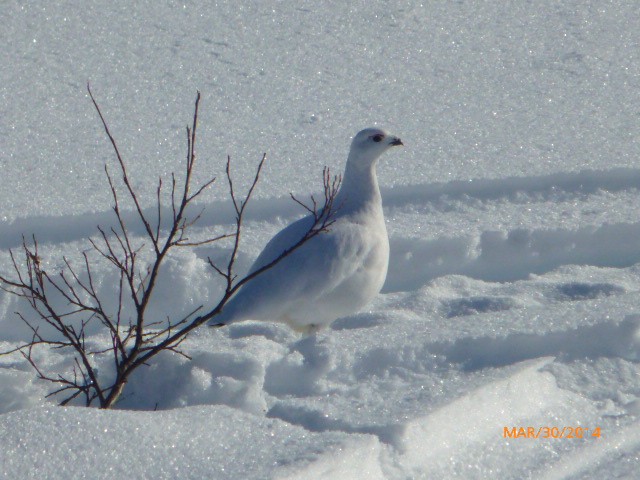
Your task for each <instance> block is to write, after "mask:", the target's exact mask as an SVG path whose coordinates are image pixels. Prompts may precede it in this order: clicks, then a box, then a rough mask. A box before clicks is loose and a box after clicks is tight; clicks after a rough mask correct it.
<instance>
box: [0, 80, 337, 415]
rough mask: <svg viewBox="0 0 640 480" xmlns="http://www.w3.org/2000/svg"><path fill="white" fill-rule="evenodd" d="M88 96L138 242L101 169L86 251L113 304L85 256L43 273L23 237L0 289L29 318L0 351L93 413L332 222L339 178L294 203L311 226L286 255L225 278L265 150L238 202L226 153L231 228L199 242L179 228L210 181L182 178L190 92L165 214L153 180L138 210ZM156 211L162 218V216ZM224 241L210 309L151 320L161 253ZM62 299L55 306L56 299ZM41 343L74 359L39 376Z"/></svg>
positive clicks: (190, 156) (188, 165) (189, 166)
mask: <svg viewBox="0 0 640 480" xmlns="http://www.w3.org/2000/svg"><path fill="white" fill-rule="evenodd" d="M87 90H88V92H89V96H90V97H91V100H92V102H93V105H94V107H95V109H96V112H97V113H98V115H99V118H100V121H101V122H102V125H103V127H104V131H105V133H106V135H107V137H108V139H109V141H110V143H111V145H112V147H113V151H114V153H115V156H116V159H117V168H118V173H119V175H121V177H122V178H121V180H122V183H123V185H124V192H125V194H124V197H125V198H126V199H127V201H130V202H131V204H132V205H133V208H134V211H135V214H136V215H135V217H134V220H135V221H140V222H141V223H142V225H143V230H144V235H143V237H144V238H143V241H142V242H138V243H136V242H135V241H134V238H133V235H132V233H131V231H132V228H131V227H132V226H131V217H130V216H129V217H128V218H129V221H127V216H126V215H124V214H123V210H122V208H121V206H122V199H121V198H120V195H119V193H118V190H117V188H116V182H115V181H114V177H113V176H112V174H111V173H110V171H109V169H108V168H107V167H106V166H105V172H106V178H107V182H108V185H109V188H110V190H111V195H112V199H113V213H114V215H115V220H116V223H115V225H116V226H115V227H112V228H109V229H104V228H102V227H98V235H97V238H96V239H89V243H90V251H93V252H94V253H95V254H97V255H98V256H99V257H101V258H102V259H103V260H106V261H107V262H108V263H109V264H110V266H111V268H112V269H113V270H114V271H115V272H116V273H117V278H119V284H118V286H117V288H116V292H117V293H116V297H117V298H115V299H114V298H103V295H104V294H101V293H99V292H98V288H97V287H96V278H95V274H94V273H93V272H94V270H93V267H92V260H91V257H90V256H89V255H88V254H87V252H83V263H84V265H83V267H82V268H81V269H78V268H77V267H76V268H74V267H72V265H71V262H70V261H69V260H68V259H67V257H63V267H62V268H61V269H60V271H57V272H55V273H49V272H48V271H46V270H45V269H44V267H43V264H42V262H41V258H40V255H39V253H38V242H37V240H36V238H35V237H31V239H30V241H27V240H26V239H25V238H23V242H22V247H21V255H16V254H15V253H14V252H13V251H11V252H10V253H11V259H12V262H13V271H14V272H13V276H12V277H11V278H10V277H8V276H4V275H0V288H2V289H3V290H5V291H6V292H9V293H11V294H14V295H17V296H18V297H21V298H22V299H24V300H25V301H26V302H27V303H28V305H29V306H30V311H31V312H32V313H33V317H31V316H27V315H25V314H22V313H17V315H18V317H19V318H20V319H21V320H22V321H23V322H24V323H25V324H26V325H27V326H28V327H29V329H30V331H31V332H32V338H31V340H30V341H28V342H25V343H24V344H21V345H19V346H18V347H16V348H14V349H12V350H10V351H6V352H2V353H1V354H4V355H6V354H10V353H16V352H20V353H21V354H22V356H23V357H24V358H25V359H26V361H28V362H29V363H30V364H31V366H32V367H33V368H34V370H35V371H36V373H37V376H38V377H39V378H40V379H41V380H45V381H48V382H51V383H53V384H55V385H56V387H55V389H54V390H53V391H52V392H51V393H50V394H49V396H61V397H62V400H61V401H60V404H61V405H66V404H67V403H68V402H70V401H72V400H73V399H75V398H77V397H81V398H84V402H85V404H86V405H87V406H89V405H92V404H94V402H97V404H98V405H99V407H100V408H110V407H112V406H114V404H115V403H116V402H117V401H118V398H120V396H121V394H122V391H123V389H124V387H125V385H126V383H127V380H128V379H129V378H130V376H131V374H132V373H133V372H134V371H135V370H136V369H137V368H139V367H141V366H142V365H145V364H146V363H147V362H149V360H151V359H152V358H153V357H154V356H155V355H157V354H159V353H160V352H163V351H167V350H169V351H173V352H177V353H179V354H181V355H184V356H186V357H188V356H187V355H186V354H185V353H184V352H183V351H182V350H181V349H180V345H181V344H182V342H183V341H184V340H185V338H186V337H187V335H188V334H189V333H190V332H191V331H193V330H194V329H195V328H197V327H199V326H201V325H203V324H204V323H205V322H208V321H209V320H211V319H213V318H215V317H216V315H218V314H219V313H220V312H221V311H222V309H223V308H224V306H225V304H226V303H227V301H228V300H229V299H230V298H231V297H232V296H233V294H234V293H235V292H236V291H237V290H238V289H239V288H240V287H241V286H242V285H244V284H245V283H247V282H250V281H251V280H252V279H253V278H255V277H256V276H257V275H260V274H261V273H262V272H264V271H265V270H267V269H269V268H271V267H273V266H274V265H275V264H276V263H277V262H279V261H280V260H282V258H284V257H286V256H287V255H289V254H290V253H291V252H293V251H294V250H295V249H297V248H299V247H300V246H301V245H303V244H304V243H305V242H307V241H308V240H309V239H310V238H312V237H314V236H316V235H318V234H320V233H322V232H323V231H326V230H327V229H328V228H329V227H330V226H331V224H332V223H333V219H334V216H335V212H336V208H335V206H334V200H335V197H336V194H337V191H338V188H339V185H340V179H339V177H333V178H332V177H331V175H330V174H329V171H328V169H326V168H325V170H324V173H323V182H324V203H323V204H322V205H321V206H319V205H318V204H317V202H316V201H315V200H314V199H313V197H312V205H311V206H306V205H305V204H303V203H301V202H299V201H298V200H297V199H295V198H294V200H295V201H296V202H298V203H300V204H301V205H303V207H304V208H305V209H306V210H307V211H308V212H309V213H310V214H311V215H312V218H313V219H314V222H313V225H312V226H311V228H310V229H309V230H308V231H307V232H306V234H305V235H304V236H303V237H302V238H300V240H299V241H298V242H297V243H296V244H295V245H293V246H292V247H291V248H290V249H288V250H286V251H284V252H282V254H281V255H280V256H279V257H278V258H276V259H275V260H274V261H273V262H271V263H269V264H268V265H265V266H264V267H262V268H260V269H259V270H257V271H255V272H253V273H251V274H250V275H247V276H245V277H243V278H237V276H236V274H235V273H234V265H235V262H236V258H237V254H238V249H239V246H240V240H241V233H242V228H243V220H244V217H245V212H246V207H247V205H248V203H249V201H250V200H251V196H252V194H253V192H254V189H255V186H256V184H257V183H258V181H259V178H260V173H261V171H262V167H263V165H264V162H265V159H266V154H265V155H263V156H262V159H261V160H260V162H259V163H258V166H257V169H256V172H255V175H254V177H253V181H252V182H251V185H250V187H249V189H248V192H247V193H246V195H245V196H244V198H242V199H241V198H239V197H238V193H237V192H236V191H235V189H234V184H233V181H232V176H231V172H230V165H231V159H230V157H227V164H226V180H227V184H228V188H229V196H230V201H231V203H232V205H233V208H234V210H235V214H236V216H235V220H236V221H235V228H234V229H233V231H231V232H230V233H227V234H223V235H220V236H215V237H212V238H208V239H205V240H202V241H191V240H190V239H189V235H188V232H189V229H190V228H191V227H193V226H194V224H196V222H197V221H198V219H199V218H200V214H201V213H202V212H201V213H200V214H197V215H195V216H191V217H190V216H189V212H190V211H191V210H192V209H191V208H189V207H190V206H192V204H193V203H194V201H195V200H196V199H198V198H199V197H200V196H201V195H202V194H203V192H205V191H206V190H207V189H208V188H209V187H210V186H211V185H213V184H214V182H215V180H216V179H215V178H211V179H210V180H208V181H205V182H204V183H203V184H201V185H199V186H197V187H194V186H193V185H192V176H193V172H194V167H195V164H196V154H195V146H196V129H197V123H198V108H199V104H200V93H199V92H198V93H197V96H196V101H195V106H194V113H193V121H192V123H191V125H190V126H188V127H187V129H186V133H187V155H186V160H185V171H184V177H183V178H182V180H177V179H176V175H175V174H172V175H171V181H170V184H169V186H168V189H169V190H168V194H169V195H170V202H169V209H168V210H167V209H165V208H164V206H163V202H162V198H163V195H164V194H165V192H164V191H163V189H164V188H166V187H165V185H164V184H163V182H162V179H160V180H159V181H158V185H157V195H156V205H155V208H154V209H152V210H151V211H153V212H154V213H153V214H149V213H148V212H149V211H147V212H145V210H144V209H143V208H142V205H141V202H140V198H139V195H138V193H136V191H135V189H134V188H133V186H132V183H131V180H130V176H129V173H128V171H127V165H126V164H125V162H124V160H123V158H122V156H121V154H120V151H119V149H118V145H117V143H116V140H115V139H114V137H113V136H112V134H111V132H110V130H109V127H108V125H107V122H106V121H105V118H104V116H103V114H102V112H101V110H100V107H99V106H98V103H97V101H96V100H95V98H94V96H93V94H92V92H91V89H90V87H89V85H87ZM167 211H170V212H171V215H170V218H169V219H168V227H162V224H163V222H164V223H167V222H166V220H167V219H164V218H163V212H167ZM165 215H166V213H165ZM230 238H232V239H233V247H232V250H231V254H230V257H229V260H228V261H227V263H226V265H224V266H219V265H216V264H215V263H214V262H213V261H211V259H209V263H210V265H211V267H212V268H213V269H214V270H215V271H216V272H217V274H219V275H220V276H221V277H222V278H223V280H224V282H225V289H224V293H223V295H222V298H221V299H220V300H219V301H218V303H217V304H216V305H215V306H214V307H212V308H210V309H208V310H207V309H205V308H204V305H201V306H199V307H198V308H195V309H193V310H191V311H187V312H184V314H183V315H181V316H178V317H177V318H166V319H162V320H161V319H157V318H149V314H148V310H149V305H151V304H152V303H153V302H154V298H155V297H154V292H155V291H156V286H157V285H158V278H159V276H160V275H161V269H160V267H161V266H162V264H163V262H164V260H165V259H166V258H167V255H168V253H169V252H170V251H171V250H172V249H174V248H191V247H196V246H201V245H205V244H211V243H215V242H218V241H220V240H223V239H230ZM144 249H150V250H151V258H152V260H151V262H144V261H142V260H141V256H142V255H141V253H142V251H143V250H144ZM60 298H62V299H63V300H64V301H63V302H62V304H63V307H60V303H61V302H59V301H58V300H59V299H60ZM129 303H132V304H133V307H134V308H133V314H132V315H131V314H126V313H125V310H126V308H124V307H125V304H129ZM114 305H115V306H116V308H113V306H114ZM96 323H97V324H98V325H99V327H100V329H102V331H106V332H108V334H109V336H110V339H111V342H110V344H109V347H108V348H106V349H103V350H97V351H96V350H93V349H92V348H91V347H90V344H91V342H89V341H88V340H87V331H88V328H89V326H91V327H94V326H95V325H96ZM45 326H48V327H49V331H50V332H51V331H52V330H51V328H52V329H53V333H51V334H45V333H41V331H43V330H46V329H44V328H43V327H45ZM41 347H45V348H46V347H48V348H54V349H62V350H71V351H72V352H73V356H74V366H73V368H72V369H71V371H67V372H53V373H51V372H47V371H44V369H43V368H41V367H40V366H39V365H38V361H37V360H36V356H35V355H34V349H37V348H41ZM100 355H107V356H110V357H111V358H112V362H113V368H114V372H110V374H109V375H99V374H98V371H97V368H96V366H95V364H96V363H95V359H96V356H100Z"/></svg>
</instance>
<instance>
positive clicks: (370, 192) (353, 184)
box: [335, 162, 382, 213]
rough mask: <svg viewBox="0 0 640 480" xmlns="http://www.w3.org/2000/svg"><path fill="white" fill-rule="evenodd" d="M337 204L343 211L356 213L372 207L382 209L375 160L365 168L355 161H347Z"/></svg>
mask: <svg viewBox="0 0 640 480" xmlns="http://www.w3.org/2000/svg"><path fill="white" fill-rule="evenodd" d="M335 204H336V205H337V206H338V207H339V208H340V211H341V212H343V213H354V212H358V211H361V210H364V209H371V208H373V209H382V198H381V196H380V189H379V187H378V178H377V176H376V166H375V162H372V163H371V164H370V165H367V166H366V167H364V168H363V167H359V166H356V165H354V163H353V162H347V166H346V168H345V172H344V177H343V179H342V186H341V187H340V192H339V193H338V196H337V197H336V201H335Z"/></svg>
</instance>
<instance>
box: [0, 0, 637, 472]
mask: <svg viewBox="0 0 640 480" xmlns="http://www.w3.org/2000/svg"><path fill="white" fill-rule="evenodd" d="M23 3H24V2H22V3H21V2H15V1H10V2H4V3H3V5H2V6H1V7H0V23H1V24H2V25H3V28H2V29H1V30H0V41H1V42H2V45H3V46H4V48H3V54H2V58H3V61H2V63H1V65H2V66H1V67H0V139H1V140H0V168H1V169H2V181H1V182H0V198H1V199H2V210H1V211H0V268H1V269H2V271H3V272H8V271H9V266H10V263H9V257H8V251H9V249H10V248H11V249H15V248H17V247H18V246H19V244H20V241H21V235H22V234H26V235H30V234H31V233H35V234H36V235H37V237H38V238H39V240H40V242H41V249H42V252H41V253H42V257H43V260H42V261H43V262H48V265H47V268H48V269H49V270H51V271H55V270H57V269H58V268H60V266H61V265H62V256H63V255H66V256H67V257H69V260H70V261H71V262H72V263H73V264H79V262H80V261H81V260H82V258H81V252H82V251H83V250H84V249H86V248H87V247H88V243H87V238H88V237H89V236H90V235H93V234H94V233H95V231H96V230H95V227H96V225H107V226H108V225H110V224H111V222H113V219H112V218H111V213H110V208H111V200H110V196H109V194H110V192H109V189H108V186H107V185H106V182H105V178H104V170H103V166H104V164H105V163H107V164H109V165H111V166H113V161H114V159H113V155H112V152H111V150H110V145H109V144H108V141H107V139H106V138H105V137H104V132H103V131H102V129H101V126H100V124H99V120H98V119H97V117H96V114H95V112H94V111H93V108H92V105H91V102H90V100H89V98H88V96H87V94H86V83H87V81H90V82H91V85H92V90H93V92H94V94H95V96H96V98H97V100H98V101H99V103H100V105H101V107H102V109H103V113H104V114H105V116H106V118H107V121H108V123H109V125H110V127H111V129H112V131H113V133H114V135H115V137H116V138H117V140H118V142H119V145H120V147H121V150H122V153H123V155H124V157H125V160H126V161H127V162H128V163H129V165H130V169H131V174H132V177H133V180H134V183H135V187H136V188H137V189H139V190H140V191H141V192H142V198H143V201H144V206H145V207H146V208H150V207H151V206H152V205H153V200H154V196H155V186H156V181H157V178H158V177H159V176H165V178H166V175H168V174H169V173H170V172H171V171H174V170H175V171H178V170H179V169H181V165H182V164H181V162H182V161H183V157H184V154H185V152H186V145H185V138H184V137H185V133H184V126H185V125H186V124H187V123H188V122H189V121H190V116H191V114H192V107H193V101H194V98H195V92H196V90H197V89H198V90H200V91H201V92H202V95H203V99H202V103H201V116H200V126H199V143H198V147H197V153H198V159H199V161H200V169H199V171H198V172H197V178H196V181H198V180H203V179H205V178H208V177H210V176H211V175H218V176H219V177H220V176H221V175H223V174H224V163H225V160H226V155H227V154H229V155H231V156H232V161H233V170H234V172H235V175H236V178H237V179H238V184H242V183H244V184H245V185H246V184H247V183H248V182H249V181H250V179H251V176H252V175H253V171H254V170H253V169H254V167H255V165H256V163H257V161H258V160H259V159H260V158H261V156H262V153H263V152H267V154H268V162H267V165H266V167H265V171H264V175H263V177H262V180H261V182H260V184H259V187H258V189H257V191H256V200H255V203H254V204H253V206H251V207H250V208H249V210H248V212H247V214H248V221H247V224H246V230H245V232H244V243H243V244H242V246H241V251H240V256H239V262H238V267H239V270H240V273H242V271H246V270H247V269H248V268H249V266H250V265H251V263H252V262H253V260H254V259H255V258H256V256H257V255H258V254H259V253H260V251H261V250H262V248H263V247H264V245H265V243H266V242H267V241H268V240H269V238H271V236H273V234H275V233H276V232H277V231H278V230H280V229H281V228H282V227H284V226H285V225H287V224H289V223H291V222H292V221H294V220H296V219H297V218H300V217H301V216H302V214H303V213H304V212H303V211H301V208H300V207H298V206H297V205H296V204H294V203H293V202H292V201H291V200H290V199H289V192H293V193H295V194H296V195H298V196H300V197H303V196H305V195H308V194H309V193H312V192H311V191H310V190H314V191H315V192H317V191H319V190H320V189H321V186H322V185H321V172H322V166H323V165H325V164H328V166H329V167H331V169H332V171H334V172H338V171H341V170H342V169H343V168H344V158H345V152H346V151H347V149H348V146H349V142H350V136H351V135H352V134H353V133H355V131H357V130H358V129H359V128H364V127H366V126H370V125H377V126H380V127H383V128H386V129H388V130H389V131H392V132H394V133H397V134H398V135H400V136H401V138H402V139H403V141H404V143H405V145H406V146H405V147H404V149H403V150H402V151H401V152H394V155H385V156H384V157H383V158H382V159H381V161H380V163H379V166H378V178H379V181H380V185H381V190H382V196H383V205H384V210H385V218H386V221H387V228H388V231H389V237H390V247H391V254H390V265H389V273H388V276H387V281H386V283H385V286H384V287H383V291H382V293H381V294H380V295H378V296H377V297H376V299H375V300H374V302H373V303H372V304H371V305H370V307H369V308H368V309H366V310H365V311H362V312H360V313H357V314H354V315H351V316H349V317H347V318H342V319H339V320H338V321H336V322H335V323H334V324H333V325H332V326H331V328H330V329H328V330H327V331H325V332H321V333H320V334H319V335H317V336H316V337H308V338H305V337H300V336H299V335H298V334H296V333H295V332H293V331H291V330H290V329H288V328H287V327H286V326H282V325H277V324H271V323H266V322H260V323H254V322H248V323H239V324H235V325H231V326H229V327H228V328H223V329H217V330H215V331H211V329H206V328H203V329H201V330H200V331H197V332H196V333H195V334H194V335H192V336H191V337H190V338H189V339H188V341H187V342H186V343H185V344H184V348H185V350H186V352H187V353H188V354H189V355H190V356H191V357H192V359H193V360H192V361H188V360H187V359H185V358H184V357H181V356H179V355H175V354H171V353H165V354H162V355H160V356H158V357H157V358H156V359H155V360H154V361H153V362H151V364H150V365H149V366H148V367H147V368H144V369H141V370H139V371H138V372H137V374H136V375H134V376H133V378H132V379H131V381H130V383H129V384H128V385H127V387H126V389H125V392H124V395H123V398H122V400H121V402H120V403H119V404H118V406H117V409H115V410H113V411H106V412H105V411H98V410H96V409H85V408H81V407H79V406H71V407H66V408H61V407H58V406H56V405H57V404H56V402H55V399H51V398H50V399H44V397H45V395H46V394H47V393H48V392H49V391H50V390H51V389H52V386H51V385H48V384H45V383H42V382H39V381H38V380H37V379H36V376H35V375H34V372H33V371H32V370H31V369H30V367H29V366H28V365H27V364H26V363H25V361H24V360H23V359H22V357H20V356H19V355H12V356H4V357H0V477H3V478H51V479H56V478H59V479H69V478H85V477H91V478H114V477H115V476H118V475H120V476H122V475H128V476H130V477H132V478H134V477H135V478H144V477H153V478H192V479H200V478H255V479H261V478H279V479H285V478H286V479H294V478H299V479H303V478H304V479H309V478H338V479H356V478H367V479H369V478H372V479H375V478H381V479H382V478H388V479H405V478H478V479H481V478H488V477H499V478H513V479H516V478H517V479H520V478H547V479H578V478H580V479H583V478H587V479H601V478H605V477H606V478H629V479H631V478H637V472H638V471H640V433H639V432H640V418H639V417H640V364H639V363H638V362H639V361H640V358H639V356H640V333H639V332H640V244H639V243H638V238H639V236H640V221H639V220H638V197H639V195H640V192H639V189H640V165H639V164H638V161H639V160H638V159H639V158H640V127H639V125H640V123H639V121H638V120H639V118H640V108H639V107H638V105H640V59H639V58H638V51H640V50H639V48H640V28H638V21H637V19H638V18H639V16H640V5H638V4H636V3H634V2H626V3H622V2H618V3H616V4H609V3H603V2H597V1H588V0H571V1H566V2H561V3H558V2H552V1H550V0H544V1H541V2H534V3H525V2H519V3H518V2H511V3H505V2H500V1H493V0H492V1H487V2H480V1H471V0H469V1H459V2H422V3H420V2H417V1H403V2H396V3H393V2H392V3H389V2H381V1H376V2H365V1H361V2H342V3H340V2H327V3H326V4H323V3H322V2H321V3H318V2H311V1H309V2H298V1H290V0H284V1H279V2H254V3H246V4H245V5H239V4H238V2H227V1H218V2H216V4H215V5H213V4H211V3H210V2H172V1H167V2H161V3H160V2H154V1H144V2H135V3H132V2H127V1H124V0H118V1H115V2H106V1H103V0H101V1H97V2H88V3H87V2H80V1H78V0H69V1H64V2H55V5H54V4H52V3H51V2H48V3H45V4H42V5H40V4H38V5H36V4H35V3H34V4H30V5H25V4H23ZM345 132H349V133H345ZM321 152H322V153H321ZM222 183H223V182H220V183H219V184H217V185H216V186H215V187H214V188H213V189H212V191H211V193H210V194H209V196H208V197H207V198H206V199H203V200H202V206H204V207H206V211H205V214H204V215H203V218H202V219H201V222H200V223H199V227H198V228H196V229H195V230H194V238H195V237H197V238H204V237H205V236H206V235H207V234H210V232H211V231H215V232H222V231H225V230H227V229H229V228H230V226H231V223H232V222H233V215H232V209H231V206H230V205H229V203H228V201H227V197H226V190H225V188H223V186H222ZM133 232H134V234H135V235H141V234H142V231H136V230H135V229H134V230H133ZM228 253H229V249H228V248H227V246H225V245H223V244H220V245H212V246H208V247H199V248H195V249H193V250H192V251H186V250H185V251H179V252H175V254H174V255H172V256H171V257H170V258H169V259H168V262H167V264H166V265H165V270H164V272H163V276H162V277H161V280H160V285H159V288H160V295H159V296H158V301H157V303H156V304H155V305H154V307H153V313H154V315H157V316H162V317H163V318H164V317H165V316H166V315H171V314H175V315H178V314H180V313H184V312H185V311H188V310H190V309H192V308H194V307H195V306H198V305H200V304H203V303H204V304H205V305H206V306H208V305H214V304H215V303H216V301H217V299H218V298H219V295H220V293H221V285H220V283H219V282H217V281H216V276H215V273H214V272H212V271H211V268H210V267H208V265H207V257H212V258H224V256H225V255H227V254H228ZM94 272H95V273H96V276H97V281H98V283H99V286H98V288H99V289H100V291H101V293H103V294H104V295H109V294H111V295H113V292H114V282H115V276H114V274H113V273H112V272H111V271H110V270H109V269H108V268H107V265H104V264H101V263H99V264H97V265H96V267H95V270H94ZM110 298H113V297H110ZM16 311H19V312H22V313H23V314H26V313H28V308H27V307H26V306H25V305H23V304H21V303H20V302H18V301H17V300H16V298H14V297H9V296H7V295H6V294H4V293H0V349H1V350H5V349H7V348H10V347H11V346H12V345H15V344H16V342H19V341H20V340H21V339H25V338H29V337H28V336H29V332H28V331H27V329H26V328H25V327H23V326H22V325H21V324H20V322H19V320H18V319H17V318H16V316H15V314H14V312H16ZM90 334H91V336H90V338H89V341H91V342H93V343H94V344H96V345H105V344H106V343H105V342H107V338H106V336H104V335H103V332H100V330H99V329H95V330H93V331H91V332H90ZM36 355H38V359H39V361H40V363H41V365H42V367H43V368H46V369H47V370H48V371H52V372H55V371H56V370H60V369H64V368H67V367H69V366H70V365H72V357H71V356H70V355H69V354H68V353H67V352H64V351H46V350H43V349H40V350H39V351H37V352H36ZM99 368H100V371H102V372H106V373H105V374H108V372H109V369H110V368H111V365H110V363H109V362H107V361H106V360H105V361H104V365H99ZM565 426H567V427H582V428H584V429H589V432H588V434H586V435H585V436H584V438H582V439H567V438H564V439H542V438H538V439H523V438H505V437H504V428H505V427H525V428H527V427H534V428H536V429H538V428H541V427H559V428H560V429H562V428H563V427H565ZM597 427H600V429H601V433H602V434H601V436H600V438H597V437H593V436H591V433H592V432H593V431H594V430H595V429H596V428H597Z"/></svg>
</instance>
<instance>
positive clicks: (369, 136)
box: [349, 128, 403, 168]
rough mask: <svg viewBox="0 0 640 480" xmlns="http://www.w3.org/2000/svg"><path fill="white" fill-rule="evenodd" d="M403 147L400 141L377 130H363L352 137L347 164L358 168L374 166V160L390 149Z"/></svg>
mask: <svg viewBox="0 0 640 480" xmlns="http://www.w3.org/2000/svg"><path fill="white" fill-rule="evenodd" d="M399 145H403V143H402V140H400V139H399V138H398V137H396V136H394V135H391V134H389V133H387V132H385V131H384V130H380V129H379V128H365V129H364V130H361V131H360V132H358V133H357V134H356V136H355V137H353V141H352V142H351V150H350V151H349V163H354V164H355V165H356V166H358V167H360V168H367V167H370V166H371V165H373V164H375V162H376V160H377V159H378V158H379V157H380V155H382V154H383V153H384V152H386V151H387V150H388V149H390V148H391V147H396V146H399Z"/></svg>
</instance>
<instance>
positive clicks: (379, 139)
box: [371, 133, 384, 143]
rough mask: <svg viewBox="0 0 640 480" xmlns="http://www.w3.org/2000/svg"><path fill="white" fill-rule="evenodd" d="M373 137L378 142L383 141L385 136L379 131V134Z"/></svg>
mask: <svg viewBox="0 0 640 480" xmlns="http://www.w3.org/2000/svg"><path fill="white" fill-rule="evenodd" d="M371 138H373V141H374V142H376V143H378V142H381V141H382V139H383V138H384V135H381V134H379V133H378V134H376V135H374V136H373V137H371Z"/></svg>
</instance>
